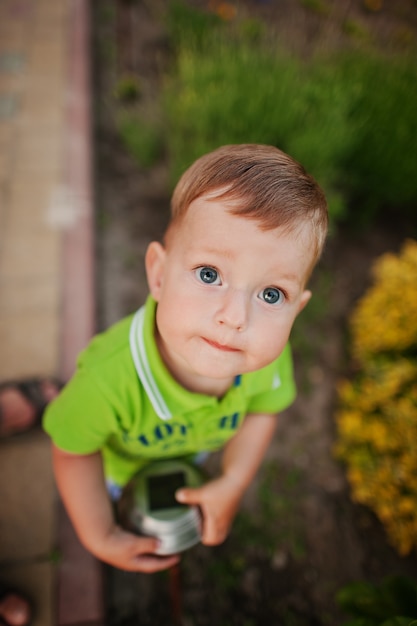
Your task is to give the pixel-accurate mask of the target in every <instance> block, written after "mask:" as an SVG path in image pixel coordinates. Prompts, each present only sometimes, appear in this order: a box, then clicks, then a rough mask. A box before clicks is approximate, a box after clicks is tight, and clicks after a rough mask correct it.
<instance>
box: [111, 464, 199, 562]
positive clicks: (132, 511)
mask: <svg viewBox="0 0 417 626" xmlns="http://www.w3.org/2000/svg"><path fill="white" fill-rule="evenodd" d="M202 482H203V477H202V474H201V473H200V471H199V470H198V469H197V468H196V467H195V466H194V465H191V464H190V463H187V462H186V461H183V460H178V459H175V460H163V461H155V462H152V463H150V464H149V465H146V466H145V467H144V468H143V469H142V470H140V471H139V472H138V473H137V474H136V475H135V476H134V477H133V478H132V480H131V481H130V482H129V484H128V485H127V487H126V489H125V491H124V493H123V494H122V498H121V503H120V507H121V510H122V511H123V515H122V517H124V518H125V521H127V525H128V526H129V527H130V528H131V529H132V530H133V531H134V532H137V533H139V534H143V535H148V536H151V537H156V538H158V539H159V540H160V547H159V548H158V550H157V552H156V554H159V555H161V556H167V555H169V554H176V553H177V552H182V551H184V550H187V549H188V548H191V547H192V546H193V545H195V544H196V543H198V542H199V541H200V539H201V514H200V511H199V509H198V507H196V506H188V505H184V504H181V503H179V502H177V500H176V499H175V492H176V491H177V489H180V488H181V487H198V486H199V485H201V484H202Z"/></svg>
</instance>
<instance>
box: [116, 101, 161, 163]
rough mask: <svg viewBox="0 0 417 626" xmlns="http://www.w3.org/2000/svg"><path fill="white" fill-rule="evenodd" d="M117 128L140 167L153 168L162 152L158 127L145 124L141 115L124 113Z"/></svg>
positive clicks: (121, 114)
mask: <svg viewBox="0 0 417 626" xmlns="http://www.w3.org/2000/svg"><path fill="white" fill-rule="evenodd" d="M117 128H118V131H119V134H120V137H121V139H122V141H123V143H124V145H125V146H126V149H127V151H128V152H129V153H130V154H131V155H132V157H133V158H134V159H135V161H136V162H137V163H138V165H139V166H140V167H145V168H147V167H151V166H152V165H154V164H155V162H156V161H157V160H158V158H159V156H160V154H161V151H162V140H161V134H160V130H159V128H158V126H157V125H156V124H152V123H151V122H145V121H144V120H143V119H142V118H141V117H140V116H139V115H137V114H135V113H129V112H126V111H122V112H121V113H120V115H119V118H118V120H117Z"/></svg>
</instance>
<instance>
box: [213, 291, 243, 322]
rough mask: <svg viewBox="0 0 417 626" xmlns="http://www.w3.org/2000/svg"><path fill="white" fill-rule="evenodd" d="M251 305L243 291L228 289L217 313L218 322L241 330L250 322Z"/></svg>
mask: <svg viewBox="0 0 417 626" xmlns="http://www.w3.org/2000/svg"><path fill="white" fill-rule="evenodd" d="M248 316H249V305H248V302H247V298H246V296H245V294H244V293H243V292H241V291H237V290H235V291H232V290H230V291H228V292H227V293H226V294H225V295H223V298H222V301H221V304H220V306H219V308H218V311H217V314H216V322H217V323H218V324H219V325H224V326H227V327H228V328H231V329H233V330H237V331H239V332H241V331H243V330H245V328H246V326H247V324H248Z"/></svg>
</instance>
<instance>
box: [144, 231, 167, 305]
mask: <svg viewBox="0 0 417 626" xmlns="http://www.w3.org/2000/svg"><path fill="white" fill-rule="evenodd" d="M165 257H166V251H165V248H164V247H163V246H162V245H161V244H160V243H158V242H157V241H152V242H151V243H150V244H149V246H148V249H147V251H146V255H145V268H146V276H147V279H148V285H149V291H150V292H151V294H152V296H153V297H154V299H155V300H156V301H157V302H158V301H159V297H160V295H161V288H162V283H163V278H164V269H165Z"/></svg>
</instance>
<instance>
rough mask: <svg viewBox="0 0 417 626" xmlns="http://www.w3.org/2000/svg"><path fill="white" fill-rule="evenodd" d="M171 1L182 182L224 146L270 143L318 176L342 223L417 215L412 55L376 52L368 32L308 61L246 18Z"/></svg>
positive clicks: (176, 153)
mask: <svg viewBox="0 0 417 626" xmlns="http://www.w3.org/2000/svg"><path fill="white" fill-rule="evenodd" d="M173 7H174V9H175V10H171V12H170V20H169V25H170V26H169V30H170V34H171V40H172V42H173V45H174V52H175V64H174V66H173V67H172V70H171V71H170V73H169V75H168V76H167V79H166V81H165V85H164V90H163V91H164V93H163V108H164V113H165V116H166V120H167V125H168V133H167V149H168V155H169V157H170V161H171V164H172V174H171V180H172V183H173V184H174V182H175V181H176V180H177V179H178V176H179V175H180V174H181V173H182V172H183V171H184V169H185V168H186V167H187V166H188V165H190V164H191V162H192V161H194V160H195V158H197V157H199V156H201V154H203V153H204V152H207V151H210V150H212V149H214V148H216V147H218V146H219V145H222V144H227V143H239V142H259V143H269V144H272V145H276V146H278V147H280V148H282V149H283V150H285V151H286V152H288V153H289V154H291V155H292V156H294V157H295V158H296V159H298V160H299V161H301V162H302V163H303V164H304V165H305V167H306V168H307V170H308V171H310V172H311V173H312V174H313V175H314V176H315V177H316V179H317V180H318V182H319V183H320V184H321V185H322V186H323V188H324V190H325V192H326V195H327V198H328V201H329V206H330V213H331V216H332V218H333V220H339V219H340V218H341V217H344V218H346V219H351V221H352V222H355V223H358V224H359V225H360V226H361V225H363V224H366V223H370V221H371V219H373V218H374V216H375V215H376V212H377V211H378V212H383V211H384V210H385V209H387V208H391V207H395V208H396V209H397V210H405V211H409V212H410V215H411V216H414V215H415V213H414V212H413V207H414V206H415V202H416V201H417V178H416V176H415V175H414V172H415V170H416V166H417V160H416V156H415V150H414V144H413V137H414V134H413V128H414V125H415V110H416V108H417V91H416V90H412V89H410V85H413V84H415V83H416V80H417V65H416V63H415V59H414V58H413V56H412V55H411V56H410V57H407V56H405V55H402V56H398V57H388V56H383V55H382V54H380V53H379V54H376V53H372V52H371V51H370V49H369V42H368V41H367V42H366V43H367V44H368V47H366V48H364V49H356V50H350V51H347V52H345V53H343V54H334V52H332V53H331V54H326V53H325V52H323V53H322V54H321V55H320V56H317V55H313V56H312V58H310V59H309V60H308V61H301V60H300V59H297V58H296V57H295V56H291V55H289V54H287V53H285V52H283V51H282V50H281V49H280V48H279V47H278V45H277V43H276V41H273V40H272V38H270V37H268V34H267V32H266V31H265V32H264V33H262V29H258V26H257V25H255V27H254V28H253V27H251V28H248V23H247V21H246V22H245V19H238V18H236V19H235V20H233V22H231V23H225V22H222V21H221V20H220V19H216V16H215V15H212V14H210V13H204V12H202V11H198V10H197V9H191V8H190V7H188V6H186V5H185V4H183V3H180V2H176V3H174V5H173ZM366 39H367V40H368V39H369V38H366ZM364 45H365V43H364ZM414 219H415V218H414Z"/></svg>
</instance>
